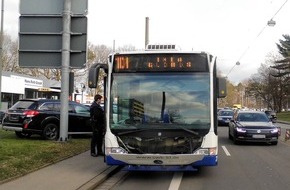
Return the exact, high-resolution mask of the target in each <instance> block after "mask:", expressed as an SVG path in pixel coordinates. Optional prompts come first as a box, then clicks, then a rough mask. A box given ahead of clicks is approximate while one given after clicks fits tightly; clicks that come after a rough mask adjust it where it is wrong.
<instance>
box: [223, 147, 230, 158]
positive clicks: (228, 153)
mask: <svg viewBox="0 0 290 190" xmlns="http://www.w3.org/2000/svg"><path fill="white" fill-rule="evenodd" d="M222 148H223V150H224V151H225V153H226V155H227V156H231V154H230V152H229V151H228V149H227V148H226V147H225V146H222Z"/></svg>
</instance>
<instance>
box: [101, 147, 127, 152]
mask: <svg viewBox="0 0 290 190" xmlns="http://www.w3.org/2000/svg"><path fill="white" fill-rule="evenodd" d="M106 153H108V154H111V153H113V154H124V153H128V152H127V151H126V150H125V149H123V148H121V147H111V148H107V149H106Z"/></svg>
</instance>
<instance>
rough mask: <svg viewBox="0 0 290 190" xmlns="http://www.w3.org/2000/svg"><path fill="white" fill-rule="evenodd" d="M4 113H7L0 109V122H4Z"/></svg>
mask: <svg viewBox="0 0 290 190" xmlns="http://www.w3.org/2000/svg"><path fill="white" fill-rule="evenodd" d="M4 115H5V111H4V110H0V124H1V123H2V120H3V117H4Z"/></svg>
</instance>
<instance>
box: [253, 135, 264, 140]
mask: <svg viewBox="0 0 290 190" xmlns="http://www.w3.org/2000/svg"><path fill="white" fill-rule="evenodd" d="M253 138H255V139H264V138H266V136H265V135H253Z"/></svg>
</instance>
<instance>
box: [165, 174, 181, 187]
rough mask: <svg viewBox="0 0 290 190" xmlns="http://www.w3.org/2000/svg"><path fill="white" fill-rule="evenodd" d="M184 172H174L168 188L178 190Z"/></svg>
mask: <svg viewBox="0 0 290 190" xmlns="http://www.w3.org/2000/svg"><path fill="white" fill-rule="evenodd" d="M182 176H183V172H174V175H173V178H172V180H171V183H170V185H169V188H168V190H177V189H178V188H179V186H180V183H181V180H182Z"/></svg>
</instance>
